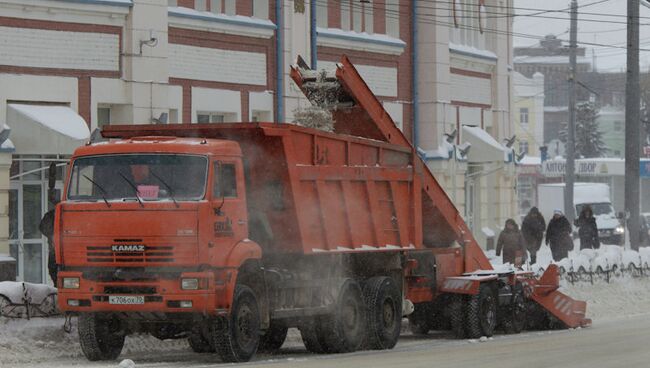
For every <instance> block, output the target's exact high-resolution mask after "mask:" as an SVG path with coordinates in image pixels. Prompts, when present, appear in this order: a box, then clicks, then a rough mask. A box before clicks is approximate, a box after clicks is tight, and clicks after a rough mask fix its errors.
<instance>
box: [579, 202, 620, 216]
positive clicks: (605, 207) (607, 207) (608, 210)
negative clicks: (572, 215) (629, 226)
mask: <svg viewBox="0 0 650 368" xmlns="http://www.w3.org/2000/svg"><path fill="white" fill-rule="evenodd" d="M586 205H589V206H590V207H591V211H592V212H593V213H594V216H600V215H609V214H612V215H613V214H614V208H613V207H612V204H611V203H585V204H576V211H577V213H578V215H580V213H581V212H582V209H583V208H584V207H585V206H586Z"/></svg>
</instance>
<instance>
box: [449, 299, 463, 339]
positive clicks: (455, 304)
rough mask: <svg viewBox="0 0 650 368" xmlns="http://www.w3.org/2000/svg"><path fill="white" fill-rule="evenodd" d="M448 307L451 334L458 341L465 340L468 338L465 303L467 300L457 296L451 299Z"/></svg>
mask: <svg viewBox="0 0 650 368" xmlns="http://www.w3.org/2000/svg"><path fill="white" fill-rule="evenodd" d="M449 299H450V300H449V304H448V306H447V308H448V312H449V325H450V327H451V332H452V333H453V334H454V337H455V338H457V339H464V338H465V337H467V332H466V331H465V302H466V300H465V299H466V298H465V297H464V296H463V295H459V294H455V295H451V297H450V298H449Z"/></svg>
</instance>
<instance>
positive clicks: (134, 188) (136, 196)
mask: <svg viewBox="0 0 650 368" xmlns="http://www.w3.org/2000/svg"><path fill="white" fill-rule="evenodd" d="M118 174H120V176H121V177H122V179H124V181H125V182H127V183H128V184H129V186H130V187H131V188H133V190H134V191H135V199H137V200H138V203H140V207H144V203H142V200H141V199H140V191H139V190H138V187H137V186H136V185H135V184H133V182H132V181H131V180H129V179H128V178H127V177H126V176H124V174H122V172H121V171H118Z"/></svg>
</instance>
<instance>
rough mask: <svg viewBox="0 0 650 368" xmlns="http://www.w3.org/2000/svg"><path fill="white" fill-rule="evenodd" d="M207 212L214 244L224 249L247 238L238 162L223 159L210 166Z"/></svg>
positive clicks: (246, 222)
mask: <svg viewBox="0 0 650 368" xmlns="http://www.w3.org/2000/svg"><path fill="white" fill-rule="evenodd" d="M211 209H212V211H211V216H212V227H213V229H212V230H213V236H214V242H215V244H217V245H218V246H220V247H222V246H224V245H225V246H228V245H232V244H235V243H237V242H239V241H241V240H243V239H246V238H247V237H248V216H247V209H246V196H245V188H244V173H243V167H242V163H241V160H235V159H233V160H227V159H224V160H217V161H214V162H213V163H212V193H211ZM222 249H223V248H222Z"/></svg>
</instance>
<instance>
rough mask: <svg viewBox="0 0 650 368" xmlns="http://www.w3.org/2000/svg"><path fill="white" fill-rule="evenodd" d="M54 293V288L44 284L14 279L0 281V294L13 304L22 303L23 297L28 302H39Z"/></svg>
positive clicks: (55, 291)
mask: <svg viewBox="0 0 650 368" xmlns="http://www.w3.org/2000/svg"><path fill="white" fill-rule="evenodd" d="M56 293H57V290H56V288H53V287H51V286H48V285H44V284H32V283H29V282H16V281H2V282H0V295H2V296H4V297H5V298H7V299H8V300H9V301H10V302H11V303H13V304H23V303H24V302H25V299H28V300H29V301H30V303H34V304H41V303H42V302H43V300H45V298H47V297H48V296H50V295H52V294H56Z"/></svg>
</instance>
